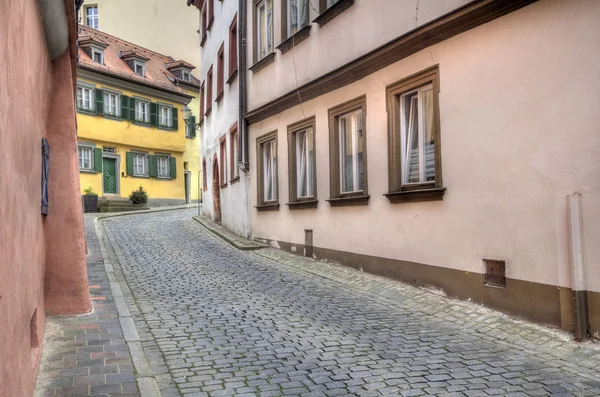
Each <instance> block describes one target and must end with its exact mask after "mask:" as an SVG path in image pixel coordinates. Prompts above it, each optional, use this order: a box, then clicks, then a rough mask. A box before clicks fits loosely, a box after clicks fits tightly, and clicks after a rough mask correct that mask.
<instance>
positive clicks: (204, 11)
mask: <svg viewBox="0 0 600 397" xmlns="http://www.w3.org/2000/svg"><path fill="white" fill-rule="evenodd" d="M206 7H207V3H206V2H204V7H202V40H201V41H200V46H201V47H202V46H204V43H205V42H206V32H207V31H208V28H207V23H208V21H207V16H206V13H207V11H206Z"/></svg>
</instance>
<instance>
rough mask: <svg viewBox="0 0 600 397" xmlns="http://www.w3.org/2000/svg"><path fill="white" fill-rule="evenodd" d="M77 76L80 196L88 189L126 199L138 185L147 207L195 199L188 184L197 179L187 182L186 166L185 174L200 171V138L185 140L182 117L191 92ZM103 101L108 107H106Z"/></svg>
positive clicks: (85, 74)
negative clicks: (141, 187)
mask: <svg viewBox="0 0 600 397" xmlns="http://www.w3.org/2000/svg"><path fill="white" fill-rule="evenodd" d="M80 72H83V73H80V78H79V79H78V85H77V97H78V100H77V108H78V109H77V124H78V143H79V149H78V151H79V165H80V185H81V190H82V194H83V193H84V190H85V189H86V188H89V187H91V188H92V189H93V190H94V191H95V192H96V193H97V194H98V195H99V196H104V197H109V198H114V197H122V198H127V197H129V195H130V194H131V192H132V191H133V190H135V189H137V188H139V186H140V185H142V186H143V187H144V189H146V191H147V192H148V196H149V203H150V204H151V205H169V204H182V203H185V202H186V199H187V200H188V201H193V200H197V198H198V195H197V193H196V194H195V195H194V191H196V192H197V188H196V189H194V186H193V185H191V186H190V184H193V183H194V179H197V175H194V176H196V178H189V177H188V180H187V181H186V175H185V174H186V172H185V171H186V170H185V169H184V166H185V168H188V170H187V171H188V173H192V172H193V171H195V172H196V174H197V172H198V170H199V169H200V164H199V163H200V154H199V146H198V145H199V144H198V138H197V137H196V136H195V133H194V134H193V136H190V134H189V131H188V136H189V137H188V138H186V126H185V121H184V120H183V118H182V113H181V109H182V108H183V107H184V106H185V105H186V104H188V103H189V102H190V101H191V100H192V99H193V97H192V95H191V94H192V93H193V90H189V91H187V92H188V93H184V92H181V93H179V92H167V91H165V92H163V91H162V90H160V89H157V88H152V87H142V86H138V85H137V84H134V83H129V82H122V81H118V79H116V78H113V77H106V76H104V77H102V76H96V74H95V73H92V72H87V71H80ZM82 75H83V76H82ZM95 77H98V78H97V79H96V78H95ZM111 83H113V84H111ZM82 90H86V93H83V91H82ZM109 93H110V95H111V96H112V98H110V99H108V97H107V96H106V95H107V94H109ZM116 97H118V99H116ZM106 99H108V100H107V101H106V102H107V103H110V106H109V105H105V100H106ZM91 102H93V103H91ZM114 102H116V104H115V103H114ZM137 102H140V103H141V102H143V103H146V106H145V110H146V111H143V110H144V108H139V109H138V105H137ZM117 108H118V110H116V109H117ZM161 112H162V113H161ZM196 184H197V181H196ZM186 187H187V190H188V192H189V193H188V194H189V195H188V196H187V197H186Z"/></svg>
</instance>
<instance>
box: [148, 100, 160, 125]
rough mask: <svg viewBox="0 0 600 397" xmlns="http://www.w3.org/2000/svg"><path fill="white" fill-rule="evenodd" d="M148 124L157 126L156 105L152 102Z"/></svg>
mask: <svg viewBox="0 0 600 397" xmlns="http://www.w3.org/2000/svg"><path fill="white" fill-rule="evenodd" d="M150 124H152V125H153V126H155V127H156V126H157V125H158V104H157V103H154V102H151V103H150Z"/></svg>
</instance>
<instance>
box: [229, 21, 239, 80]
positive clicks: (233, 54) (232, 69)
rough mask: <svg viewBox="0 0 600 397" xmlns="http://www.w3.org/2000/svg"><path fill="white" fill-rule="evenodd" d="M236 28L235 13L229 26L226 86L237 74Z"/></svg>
mask: <svg viewBox="0 0 600 397" xmlns="http://www.w3.org/2000/svg"><path fill="white" fill-rule="evenodd" d="M237 33H238V26H237V13H236V14H235V15H234V16H233V21H232V22H231V25H229V59H228V60H227V62H228V64H229V77H228V78H227V82H226V83H227V84H230V83H231V82H232V81H233V79H235V76H237V73H238V36H237Z"/></svg>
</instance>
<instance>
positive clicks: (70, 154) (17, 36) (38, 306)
mask: <svg viewBox="0 0 600 397" xmlns="http://www.w3.org/2000/svg"><path fill="white" fill-rule="evenodd" d="M70 3H71V7H72V2H70ZM2 5H3V12H2V13H0V54H4V56H3V57H1V58H0V147H1V148H2V152H3V156H0V170H2V172H1V173H0V219H1V220H2V221H1V222H0V397H16V396H31V395H33V391H34V386H35V377H36V375H37V368H38V365H39V357H40V354H39V353H40V347H41V346H40V345H41V343H42V341H43V332H44V318H45V302H46V303H48V304H51V305H52V306H50V307H49V308H50V309H51V311H52V312H61V313H67V312H71V313H73V312H80V313H81V312H85V311H89V309H90V302H89V293H88V291H87V280H86V268H85V254H84V251H83V250H84V249H85V248H84V246H83V241H84V235H83V224H82V215H81V213H80V205H79V204H77V205H73V203H74V199H73V197H78V194H79V193H78V191H79V186H78V174H77V172H76V171H74V168H73V164H75V166H76V163H75V162H76V146H74V142H75V141H74V140H75V134H76V130H75V115H74V110H73V91H72V89H73V86H72V75H71V70H72V69H71V59H70V57H69V53H68V52H67V53H65V54H64V55H63V57H62V58H60V59H59V60H58V61H56V62H55V63H54V64H52V63H51V62H50V59H49V58H48V52H47V49H46V40H45V37H44V28H43V25H42V21H41V19H40V12H39V10H38V7H37V1H36V0H5V1H3V4H2ZM55 75H56V76H58V75H61V76H62V77H61V78H60V79H54V76H55ZM65 83H67V84H65ZM69 90H70V91H69ZM49 116H51V117H50V118H49ZM43 137H47V138H48V140H49V141H50V145H51V154H52V156H51V164H50V167H51V168H50V178H51V186H52V188H51V189H50V215H49V216H48V217H47V218H45V219H44V218H43V216H42V215H41V214H40V207H41V205H40V203H41V142H42V138H43ZM69 164H70V166H69ZM57 235H60V236H61V238H60V239H57V238H56V236H57ZM67 240H68V241H67ZM66 243H68V244H66ZM65 246H67V247H71V248H69V249H68V250H65ZM58 258H60V259H61V260H60V261H59V260H57V259H58ZM59 262H60V263H59ZM60 266H62V268H60ZM67 267H68V269H67ZM46 270H48V273H49V276H52V275H54V274H57V273H58V272H59V271H63V272H64V273H66V274H67V275H69V279H68V280H67V281H66V282H65V283H64V285H65V286H66V287H68V288H69V289H68V291H66V293H68V294H71V295H70V298H71V299H72V300H73V301H75V302H76V303H75V304H72V303H71V304H69V303H66V300H65V299H64V296H58V299H55V298H54V296H57V295H56V294H57V292H58V291H57V288H54V287H53V288H47V292H50V293H51V294H52V295H53V296H52V297H49V298H47V299H46V301H45V299H44V284H45V281H49V282H50V285H52V286H54V285H58V284H59V283H60V282H61V281H60V280H58V279H57V278H55V277H48V280H45V279H46V277H45V271H46ZM47 284H48V283H47ZM63 292H64V291H63ZM77 302H80V303H77ZM36 311H37V317H36V319H35V321H33V326H30V323H31V320H32V316H33V314H34V313H35V312H36ZM32 328H33V329H34V330H36V332H37V344H38V345H37V348H36V346H34V345H32V344H35V341H32V339H36V338H32V337H31V329H32Z"/></svg>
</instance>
